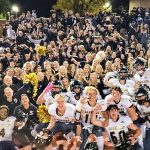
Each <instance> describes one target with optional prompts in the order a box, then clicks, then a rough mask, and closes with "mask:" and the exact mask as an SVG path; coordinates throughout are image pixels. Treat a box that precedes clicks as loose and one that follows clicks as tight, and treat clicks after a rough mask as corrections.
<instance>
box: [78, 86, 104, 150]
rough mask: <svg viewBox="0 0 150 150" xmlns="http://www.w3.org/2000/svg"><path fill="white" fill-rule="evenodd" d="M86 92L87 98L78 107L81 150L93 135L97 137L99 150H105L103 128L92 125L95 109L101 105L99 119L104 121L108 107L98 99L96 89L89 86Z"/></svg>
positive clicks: (80, 101)
mask: <svg viewBox="0 0 150 150" xmlns="http://www.w3.org/2000/svg"><path fill="white" fill-rule="evenodd" d="M84 92H85V95H86V97H85V98H83V99H80V100H79V101H78V102H77V105H76V119H77V120H81V124H82V144H81V146H80V150H83V149H85V146H86V143H87V142H88V141H87V140H88V137H89V136H90V134H91V133H94V134H95V135H96V137H97V145H98V149H99V150H103V136H102V132H103V128H102V127H97V126H94V125H93V124H92V123H91V115H92V111H93V109H94V108H95V107H96V106H97V105H99V104H100V105H101V107H102V109H101V110H99V111H98V113H97V119H98V120H100V119H104V118H103V115H105V113H104V111H105V110H106V105H105V102H104V100H102V99H98V97H99V96H98V95H99V92H98V91H97V89H96V88H95V87H92V86H87V87H85V90H84Z"/></svg>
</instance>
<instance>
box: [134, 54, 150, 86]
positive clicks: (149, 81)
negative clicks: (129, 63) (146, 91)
mask: <svg viewBox="0 0 150 150" xmlns="http://www.w3.org/2000/svg"><path fill="white" fill-rule="evenodd" d="M134 68H135V75H134V80H135V82H136V83H139V85H147V86H148V87H150V78H149V76H150V68H147V69H146V68H145V60H144V59H143V58H140V57H139V58H137V59H136V61H135V63H134Z"/></svg>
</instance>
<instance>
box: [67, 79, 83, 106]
mask: <svg viewBox="0 0 150 150" xmlns="http://www.w3.org/2000/svg"><path fill="white" fill-rule="evenodd" d="M66 96H68V100H67V101H68V102H69V103H71V104H73V105H76V103H77V101H78V100H79V99H80V98H83V96H84V94H83V83H82V82H80V81H78V80H72V81H71V83H70V92H68V93H67V94H66Z"/></svg>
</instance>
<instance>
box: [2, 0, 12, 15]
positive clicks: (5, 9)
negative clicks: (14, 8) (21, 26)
mask: <svg viewBox="0 0 150 150" xmlns="http://www.w3.org/2000/svg"><path fill="white" fill-rule="evenodd" d="M8 11H10V1H9V0H0V14H6V12H8Z"/></svg>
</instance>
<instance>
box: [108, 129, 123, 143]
mask: <svg viewBox="0 0 150 150" xmlns="http://www.w3.org/2000/svg"><path fill="white" fill-rule="evenodd" d="M118 134H119V141H120V142H121V143H124V142H125V141H126V133H125V132H124V131H120V132H119V133H118ZM110 136H111V139H112V142H113V143H114V144H117V143H118V139H117V137H116V136H115V132H110Z"/></svg>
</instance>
